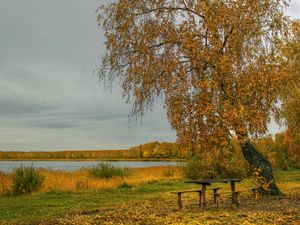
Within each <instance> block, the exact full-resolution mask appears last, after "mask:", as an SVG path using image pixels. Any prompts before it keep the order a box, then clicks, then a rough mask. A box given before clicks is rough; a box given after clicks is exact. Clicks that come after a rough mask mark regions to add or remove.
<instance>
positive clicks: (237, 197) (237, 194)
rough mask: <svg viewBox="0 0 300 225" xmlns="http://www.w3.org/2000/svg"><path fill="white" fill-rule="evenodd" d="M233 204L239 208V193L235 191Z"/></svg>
mask: <svg viewBox="0 0 300 225" xmlns="http://www.w3.org/2000/svg"><path fill="white" fill-rule="evenodd" d="M235 204H236V207H237V208H239V206H240V199H239V193H235Z"/></svg>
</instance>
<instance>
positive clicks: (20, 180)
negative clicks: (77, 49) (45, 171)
mask: <svg viewBox="0 0 300 225" xmlns="http://www.w3.org/2000/svg"><path fill="white" fill-rule="evenodd" d="M43 181H44V178H43V177H42V176H41V175H40V174H39V173H38V171H37V170H36V169H35V168H34V167H33V166H32V165H31V166H30V167H24V166H21V167H19V168H17V169H15V170H14V173H13V182H12V192H13V194H14V195H23V194H29V193H32V192H34V191H38V190H39V189H40V188H41V187H42V184H43Z"/></svg>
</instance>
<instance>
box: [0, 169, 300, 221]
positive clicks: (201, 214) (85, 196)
mask: <svg viewBox="0 0 300 225" xmlns="http://www.w3.org/2000/svg"><path fill="white" fill-rule="evenodd" d="M139 170H140V171H139ZM78 173H79V172H78ZM168 173H169V172H166V171H164V169H163V168H156V171H155V170H153V169H149V168H147V169H137V171H136V175H138V174H140V177H136V178H135V183H134V182H133V183H131V184H130V185H120V184H122V183H124V182H129V180H127V181H125V179H127V178H124V180H122V181H120V183H115V185H111V186H110V187H109V186H106V187H102V188H100V189H98V190H96V189H95V190H92V189H90V190H73V191H62V190H52V191H49V190H47V189H43V190H42V191H40V192H39V193H35V194H33V195H29V196H22V197H16V196H6V197H1V198H0V224H34V223H36V224H226V223H231V224H299V221H300V205H299V204H300V179H299V178H300V170H290V171H276V172H275V176H276V179H277V183H278V186H279V187H280V188H281V190H282V191H283V192H284V193H285V194H286V195H285V196H284V197H282V198H265V197H263V198H262V200H261V201H260V203H259V204H256V203H255V201H254V200H253V198H252V197H251V196H250V193H249V188H250V187H252V186H253V183H252V181H251V180H250V179H246V180H244V181H243V182H242V183H240V184H238V185H237V189H238V190H241V191H242V196H241V207H240V208H239V209H236V208H235V207H233V206H231V205H229V204H228V203H227V200H226V199H224V202H223V204H222V206H221V208H220V209H216V208H215V206H214V205H213V204H211V203H210V204H209V206H208V209H206V210H203V209H199V208H198V207H197V195H193V194H190V195H186V196H184V198H183V202H184V211H183V212H179V211H178V210H177V204H176V198H177V197H176V196H175V195H173V194H171V193H170V192H171V191H173V190H182V189H189V188H197V185H193V184H185V183H184V182H183V178H181V177H180V176H179V175H178V174H177V175H176V174H173V176H171V175H170V174H168ZM151 174H152V175H151ZM157 176H158V177H157ZM55 177H57V176H54V177H53V181H54V179H55ZM133 177H135V176H133ZM142 177H144V180H143V178H142ZM147 177H148V178H147ZM132 179H133V178H132ZM111 182H113V181H111ZM115 182H116V181H115ZM61 185H62V186H63V184H61ZM67 186H68V185H67ZM218 186H219V185H218ZM221 186H222V187H223V188H224V190H227V189H229V185H228V184H227V185H226V184H222V185H221Z"/></svg>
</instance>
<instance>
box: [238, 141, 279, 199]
mask: <svg viewBox="0 0 300 225" xmlns="http://www.w3.org/2000/svg"><path fill="white" fill-rule="evenodd" d="M241 147H242V152H243V155H244V157H245V159H246V160H247V161H248V163H249V164H250V167H251V169H252V170H253V173H254V175H255V176H256V178H257V181H258V182H259V184H260V192H261V193H262V194H268V195H275V196H278V195H282V193H281V191H280V190H279V188H278V187H277V185H276V183H275V179H274V176H273V172H272V166H271V164H270V162H269V161H268V160H267V159H266V158H265V157H264V156H263V155H262V154H261V153H259V152H258V151H257V150H256V149H255V147H254V146H253V145H252V143H251V142H250V141H247V142H245V143H244V144H242V145H241Z"/></svg>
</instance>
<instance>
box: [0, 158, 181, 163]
mask: <svg viewBox="0 0 300 225" xmlns="http://www.w3.org/2000/svg"><path fill="white" fill-rule="evenodd" d="M1 161H66V162H69V161H73V162H74V161H75V162H76V161H77V162H80V161H84V162H95V161H113V162H118V161H119V162H122V161H135V162H147V161H150V162H151V161H152V162H159V161H170V162H182V161H184V159H181V158H174V159H170V158H159V159H158V158H149V159H139V158H130V159H121V158H118V159H109V158H105V159H60V158H57V159H55V158H53V159H37V158H34V159H33V158H24V159H20V158H18V159H0V162H1Z"/></svg>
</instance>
